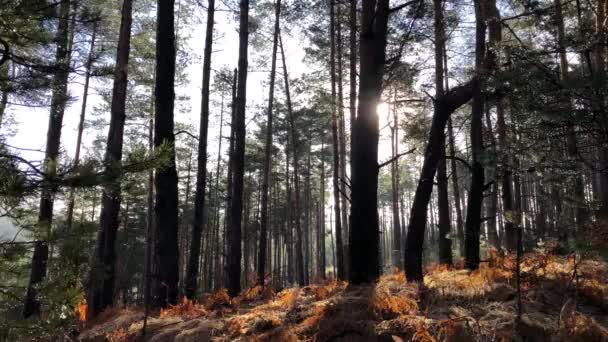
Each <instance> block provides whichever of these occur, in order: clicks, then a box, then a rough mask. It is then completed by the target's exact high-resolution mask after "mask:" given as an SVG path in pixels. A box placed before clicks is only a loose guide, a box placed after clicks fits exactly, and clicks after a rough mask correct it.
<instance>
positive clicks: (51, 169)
mask: <svg viewBox="0 0 608 342" xmlns="http://www.w3.org/2000/svg"><path fill="white" fill-rule="evenodd" d="M69 17H70V1H69V0H67V1H64V2H62V3H61V4H60V5H59V23H58V26H57V32H56V34H55V41H56V42H57V50H56V53H55V63H56V64H57V67H58V68H57V69H58V70H57V72H56V73H55V75H54V77H53V81H52V84H51V90H52V97H51V110H50V115H49V125H48V131H47V136H46V150H45V156H44V172H45V173H46V175H47V178H48V179H47V180H52V179H53V178H54V177H55V174H56V172H57V158H58V157H59V146H60V144H61V127H62V125H63V114H64V112H65V107H66V104H67V101H68V93H67V87H68V76H69V68H70V51H69V49H68V43H69V42H68V40H69V35H70V30H69V25H68V23H69V19H68V18H69ZM54 193H55V189H54V187H52V186H47V187H44V188H43V189H42V192H41V195H40V209H39V213H38V225H39V226H40V227H41V228H43V229H44V230H46V241H37V242H36V244H35V245H34V253H33V255H32V266H31V267H32V269H31V273H30V281H29V284H28V287H27V294H26V297H25V300H24V308H23V316H24V317H25V318H28V317H30V316H32V315H36V316H39V315H40V300H39V299H38V291H37V286H38V284H40V283H41V282H42V281H43V280H44V278H45V277H46V271H47V261H48V256H49V249H48V244H49V243H50V241H49V240H50V239H51V226H52V224H53V202H54Z"/></svg>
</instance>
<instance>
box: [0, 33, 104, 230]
mask: <svg viewBox="0 0 608 342" xmlns="http://www.w3.org/2000/svg"><path fill="white" fill-rule="evenodd" d="M96 37H97V22H95V23H94V24H93V33H92V35H91V45H90V46H89V56H88V58H87V64H86V70H85V76H84V91H83V95H82V107H81V110H80V120H79V121H78V135H77V136H76V152H75V154H74V167H76V166H78V164H80V150H81V147H82V134H83V132H84V122H85V117H86V112H87V100H88V98H89V83H90V79H91V69H92V67H93V58H94V57H95V39H96ZM0 123H1V122H0ZM74 205H75V200H74V189H70V194H69V196H68V205H67V213H66V229H67V231H68V232H69V231H71V230H72V224H73V220H74Z"/></svg>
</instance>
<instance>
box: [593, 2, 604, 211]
mask: <svg viewBox="0 0 608 342" xmlns="http://www.w3.org/2000/svg"><path fill="white" fill-rule="evenodd" d="M594 13H595V21H596V23H595V27H596V28H595V34H596V39H597V40H596V43H595V46H594V50H593V60H594V70H593V81H592V82H593V88H594V89H593V90H594V93H595V96H594V97H595V98H594V100H593V101H592V103H593V112H594V114H595V115H596V117H597V120H598V122H599V123H600V125H599V131H600V134H599V135H598V136H599V137H600V141H598V146H599V147H598V159H599V170H600V171H599V173H598V177H599V184H598V185H599V188H598V190H599V200H600V201H599V202H600V203H599V206H598V209H597V212H596V215H597V217H598V218H600V219H608V172H607V171H606V170H608V138H606V137H607V136H608V113H607V112H606V104H605V100H606V99H605V96H604V92H605V90H604V87H605V86H606V60H605V56H604V54H605V49H606V44H605V42H606V23H605V21H606V0H597V7H596V8H595V10H594Z"/></svg>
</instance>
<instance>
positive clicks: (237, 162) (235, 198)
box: [226, 0, 249, 297]
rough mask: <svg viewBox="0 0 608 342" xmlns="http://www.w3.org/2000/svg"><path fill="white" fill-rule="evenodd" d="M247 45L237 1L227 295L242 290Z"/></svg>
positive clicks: (244, 5) (244, 7) (244, 12)
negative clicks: (234, 107)
mask: <svg viewBox="0 0 608 342" xmlns="http://www.w3.org/2000/svg"><path fill="white" fill-rule="evenodd" d="M248 45H249V0H240V14H239V63H238V64H239V73H238V85H237V98H236V112H235V117H234V119H235V121H234V124H235V135H234V137H235V141H234V156H233V159H234V165H233V168H234V169H233V172H234V175H233V179H232V197H231V205H230V216H231V220H230V226H229V228H228V229H229V230H228V232H227V237H228V253H227V260H226V263H227V269H226V270H227V283H226V288H227V289H228V293H229V294H230V296H232V297H234V296H237V295H238V294H239V292H240V291H241V287H240V283H241V218H242V216H243V173H244V167H245V108H246V105H247V102H246V101H247V99H246V94H247V49H248Z"/></svg>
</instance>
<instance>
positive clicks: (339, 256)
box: [329, 0, 352, 280]
mask: <svg viewBox="0 0 608 342" xmlns="http://www.w3.org/2000/svg"><path fill="white" fill-rule="evenodd" d="M329 2H330V4H329V6H330V7H329V16H330V21H329V31H330V36H331V38H330V44H331V47H330V48H331V51H330V62H329V64H330V74H331V99H332V126H331V129H332V138H333V154H334V162H333V183H334V184H333V188H334V191H333V193H334V211H335V216H336V218H335V221H336V222H335V234H336V248H337V251H336V255H335V257H336V260H334V262H335V264H336V266H337V278H338V279H340V280H345V279H346V272H345V269H344V253H343V252H344V248H343V245H342V219H341V211H340V209H341V208H340V197H341V195H340V146H339V134H338V126H339V121H340V120H339V119H340V118H339V115H338V108H337V106H338V104H337V100H336V42H335V39H336V38H335V37H336V34H335V31H336V30H335V26H336V16H335V13H334V8H335V4H334V0H329ZM351 176H352V175H351Z"/></svg>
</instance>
